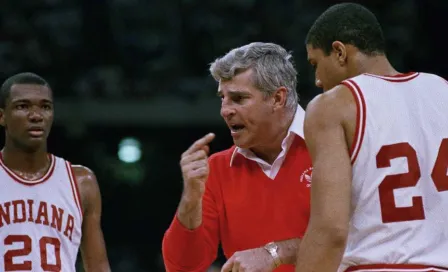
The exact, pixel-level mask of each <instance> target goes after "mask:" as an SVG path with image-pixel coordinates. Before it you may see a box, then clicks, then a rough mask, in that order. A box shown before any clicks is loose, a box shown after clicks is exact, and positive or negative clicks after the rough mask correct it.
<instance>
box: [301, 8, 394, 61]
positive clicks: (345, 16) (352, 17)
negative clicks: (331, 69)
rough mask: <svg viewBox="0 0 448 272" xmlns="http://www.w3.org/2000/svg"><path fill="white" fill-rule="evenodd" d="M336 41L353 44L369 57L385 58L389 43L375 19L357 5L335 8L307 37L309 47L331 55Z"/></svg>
mask: <svg viewBox="0 0 448 272" xmlns="http://www.w3.org/2000/svg"><path fill="white" fill-rule="evenodd" d="M334 41H340V42H342V43H344V44H350V45H353V46H355V47H356V48H358V49H359V51H361V52H362V53H364V54H366V55H378V54H384V53H385V51H386V42H385V39H384V35H383V31H382V29H381V25H380V23H379V22H378V20H377V18H376V16H375V15H374V14H373V13H372V12H371V11H370V10H368V9H367V8H365V7H364V6H362V5H360V4H355V3H342V4H336V5H334V6H331V7H330V8H328V9H327V10H326V11H325V12H324V13H322V14H321V15H320V16H319V18H317V20H316V21H315V22H314V24H313V26H312V27H311V28H310V30H309V31H308V34H307V36H306V45H311V46H313V47H314V48H318V49H322V50H323V51H324V53H325V54H326V55H329V54H330V53H331V51H332V50H333V48H332V43H333V42H334Z"/></svg>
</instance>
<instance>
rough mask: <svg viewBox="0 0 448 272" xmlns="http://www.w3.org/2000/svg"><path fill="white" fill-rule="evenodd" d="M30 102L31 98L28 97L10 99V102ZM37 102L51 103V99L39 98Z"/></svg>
mask: <svg viewBox="0 0 448 272" xmlns="http://www.w3.org/2000/svg"><path fill="white" fill-rule="evenodd" d="M30 102H31V100H30V99H26V98H20V99H17V100H12V101H11V103H30ZM39 102H44V103H50V104H53V101H51V100H48V99H41V100H40V101H39Z"/></svg>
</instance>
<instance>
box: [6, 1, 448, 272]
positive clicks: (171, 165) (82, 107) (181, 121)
mask: <svg viewBox="0 0 448 272" xmlns="http://www.w3.org/2000/svg"><path fill="white" fill-rule="evenodd" d="M340 2H342V1H330V0H327V1H323V0H319V1H304V0H303V1H302V0H263V1H256V0H215V1H201V0H146V1H145V0H33V1H30V0H15V1H7V0H1V1H0V67H1V69H0V78H1V80H4V79H6V78H7V77H8V76H11V75H12V74H14V73H18V72H23V71H32V72H35V73H38V74H39V75H41V76H43V77H44V78H46V79H47V80H48V81H49V82H50V84H51V85H52V87H53V90H54V95H55V99H56V122H55V125H54V128H53V131H52V134H51V137H50V151H51V152H53V153H55V154H56V155H58V156H62V157H64V158H66V159H68V160H70V161H72V162H73V163H76V164H83V165H86V166H88V167H90V168H91V169H93V170H94V171H95V173H96V175H97V177H98V180H99V183H100V187H101V192H102V196H103V230H104V235H105V239H106V243H107V249H108V254H109V258H110V262H111V265H112V270H113V271H117V272H119V271H136V272H138V271H164V269H163V266H162V262H161V256H160V254H161V239H162V236H163V233H164V231H165V230H166V229H167V227H168V226H169V224H170V222H171V220H172V217H173V215H174V212H175V209H176V206H177V202H178V200H179V197H180V194H181V189H182V181H181V174H180V170H179V164H178V162H179V157H180V154H181V153H182V152H183V151H184V150H185V149H186V148H187V147H188V146H189V145H190V144H191V143H192V142H193V141H194V140H195V139H197V138H198V137H201V136H202V135H203V134H205V133H207V132H210V131H211V132H215V133H216V134H217V137H216V139H215V141H214V142H213V144H212V146H211V148H212V152H216V151H219V150H222V149H225V148H227V147H229V146H230V145H231V138H230V135H229V132H228V130H227V128H226V126H225V125H224V123H223V122H222V121H221V119H220V116H219V99H218V98H217V97H216V96H215V93H216V86H217V85H216V83H215V82H214V81H213V79H212V78H211V76H209V74H208V64H209V63H210V62H212V61H213V60H214V59H215V58H216V57H218V56H221V55H223V54H225V53H226V52H227V51H229V50H230V49H232V48H234V47H238V46H241V45H244V44H246V43H249V42H253V41H265V42H275V43H278V44H280V45H282V46H284V47H285V48H286V49H288V50H292V51H293V55H294V58H295V62H296V65H297V69H298V71H299V73H300V76H299V86H298V92H299V95H300V97H301V102H300V104H301V105H302V106H303V107H305V106H306V105H307V103H308V102H309V101H310V99H312V98H313V97H314V96H315V95H316V94H317V93H319V91H320V90H318V89H317V88H316V87H314V76H313V73H312V70H311V69H310V67H309V65H308V64H307V62H306V52H305V46H304V38H305V35H306V32H307V30H308V29H309V27H310V26H311V24H312V23H313V21H314V20H315V19H316V18H317V16H318V15H319V14H320V13H321V12H323V11H324V10H325V9H326V8H327V7H328V6H329V5H332V4H335V3H340ZM357 2H359V3H362V4H365V5H366V6H367V7H369V8H371V9H372V10H373V11H374V12H375V13H376V14H377V16H378V18H379V20H380V22H381V23H382V25H383V27H384V32H385V35H386V38H387V43H388V56H389V58H390V60H391V62H392V63H393V65H394V66H395V67H396V68H397V69H399V70H400V71H402V72H406V71H410V70H412V71H423V72H433V73H437V74H439V75H441V76H444V77H446V76H448V75H447V73H448V70H447V68H446V63H447V53H446V42H445V37H444V36H445V32H444V29H445V27H446V26H447V25H448V19H447V18H448V16H447V11H448V2H446V1H445V2H444V1H432V0H428V1H424V0H419V1H412V0H396V1H384V0H378V1H357ZM2 134H3V133H2ZM2 137H3V135H2ZM126 137H133V138H134V139H136V140H137V141H138V142H139V144H140V147H139V150H140V151H141V154H142V156H141V159H140V160H139V161H136V162H133V163H125V162H123V161H121V160H120V159H119V157H118V155H117V154H118V150H119V143H120V141H122V140H123V139H124V138H126ZM135 149H138V148H137V147H136V148H134V150H135ZM128 150H131V151H132V150H133V149H132V148H130V149H128ZM222 261H223V259H222V256H221V257H220V259H219V260H218V262H217V263H220V262H221V263H222ZM80 271H81V269H80Z"/></svg>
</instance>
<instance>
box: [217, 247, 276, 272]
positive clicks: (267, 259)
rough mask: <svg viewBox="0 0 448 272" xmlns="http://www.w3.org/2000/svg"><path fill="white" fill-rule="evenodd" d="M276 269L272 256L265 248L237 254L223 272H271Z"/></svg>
mask: <svg viewBox="0 0 448 272" xmlns="http://www.w3.org/2000/svg"><path fill="white" fill-rule="evenodd" d="M274 269H275V263H274V259H273V258H272V256H271V255H270V254H269V253H268V252H267V251H266V249H264V248H254V249H248V250H244V251H237V252H235V253H234V254H233V255H232V257H230V258H229V259H228V260H227V262H226V263H225V264H224V266H223V267H222V269H221V272H271V271H273V270H274Z"/></svg>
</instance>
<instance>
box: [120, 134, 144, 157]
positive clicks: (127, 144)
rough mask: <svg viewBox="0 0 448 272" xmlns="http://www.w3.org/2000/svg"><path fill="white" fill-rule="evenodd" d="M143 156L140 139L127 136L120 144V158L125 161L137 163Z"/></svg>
mask: <svg viewBox="0 0 448 272" xmlns="http://www.w3.org/2000/svg"><path fill="white" fill-rule="evenodd" d="M141 157H142V150H141V144H140V141H139V140H137V139H135V138H132V137H127V138H124V139H122V140H121V141H120V143H119V144H118V158H119V159H120V161H122V162H124V163H135V162H138V161H139V160H140V158H141Z"/></svg>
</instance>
